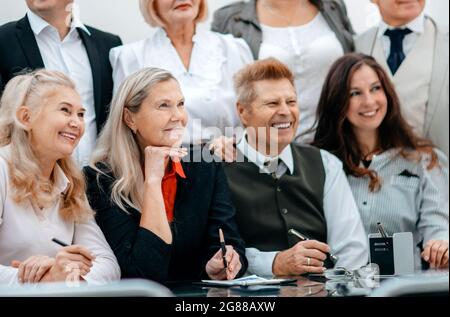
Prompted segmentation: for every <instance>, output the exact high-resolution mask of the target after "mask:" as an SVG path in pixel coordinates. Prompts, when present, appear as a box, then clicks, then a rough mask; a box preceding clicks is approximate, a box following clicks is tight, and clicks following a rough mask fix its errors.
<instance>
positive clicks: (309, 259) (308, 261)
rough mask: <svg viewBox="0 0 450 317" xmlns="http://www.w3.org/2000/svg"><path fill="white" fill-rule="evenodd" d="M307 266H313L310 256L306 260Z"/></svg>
mask: <svg viewBox="0 0 450 317" xmlns="http://www.w3.org/2000/svg"><path fill="white" fill-rule="evenodd" d="M306 261H307V262H306V264H307V265H308V266H311V258H310V257H309V256H308V257H307V258H306Z"/></svg>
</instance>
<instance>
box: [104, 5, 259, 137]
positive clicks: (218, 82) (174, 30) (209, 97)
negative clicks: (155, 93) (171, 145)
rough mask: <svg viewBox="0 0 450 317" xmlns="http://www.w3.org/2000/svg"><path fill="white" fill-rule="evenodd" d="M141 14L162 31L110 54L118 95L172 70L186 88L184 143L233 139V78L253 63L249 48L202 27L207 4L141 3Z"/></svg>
mask: <svg viewBox="0 0 450 317" xmlns="http://www.w3.org/2000/svg"><path fill="white" fill-rule="evenodd" d="M140 8H141V13H142V15H143V16H144V18H145V20H146V21H147V23H149V24H150V25H151V26H154V27H157V29H156V32H155V33H154V34H153V35H152V36H151V37H149V38H148V39H146V40H143V41H140V42H136V43H132V44H128V45H125V46H121V47H117V48H114V49H113V50H111V53H110V60H111V64H112V66H113V77H114V90H115V91H117V89H118V86H119V85H120V84H121V83H122V82H123V81H124V79H125V78H126V77H127V76H128V75H130V74H132V73H134V72H136V71H138V70H140V69H142V68H144V67H158V68H162V69H165V70H168V71H170V72H171V73H172V74H173V75H174V76H175V77H176V78H177V80H178V82H179V83H180V85H181V90H182V91H183V93H184V95H185V98H186V104H185V106H186V109H187V111H188V114H189V116H190V120H189V124H188V126H187V129H186V134H185V136H184V138H183V142H184V143H197V142H199V141H200V140H206V139H207V140H209V139H211V138H213V137H217V136H219V135H225V134H227V135H229V136H230V135H231V133H230V132H229V133H226V132H227V131H226V130H225V128H227V127H230V128H234V127H237V126H238V125H239V124H240V123H239V120H238V117H237V113H236V109H235V93H234V89H233V80H232V77H233V75H234V74H235V73H236V72H237V71H238V70H239V69H240V68H241V67H242V66H244V65H245V64H246V63H248V62H251V61H252V60H253V58H252V55H251V51H250V49H249V47H248V46H247V44H246V43H245V42H244V41H243V40H241V39H236V38H233V37H232V36H231V35H222V34H218V33H215V32H211V31H208V30H205V29H202V28H201V26H198V22H201V21H202V20H204V19H205V18H206V15H207V2H206V0H186V1H173V0H140ZM200 120H201V121H200Z"/></svg>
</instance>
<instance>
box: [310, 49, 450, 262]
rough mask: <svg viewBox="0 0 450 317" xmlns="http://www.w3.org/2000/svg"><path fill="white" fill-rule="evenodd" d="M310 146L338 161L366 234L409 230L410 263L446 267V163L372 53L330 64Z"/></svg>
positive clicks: (349, 55)
mask: <svg viewBox="0 0 450 317" xmlns="http://www.w3.org/2000/svg"><path fill="white" fill-rule="evenodd" d="M316 127H317V129H316V135H315V140H314V142H313V143H314V145H315V146H318V147H320V148H322V149H325V150H327V151H330V152H331V153H333V154H335V155H336V156H338V157H339V158H340V159H341V160H342V162H343V164H344V167H345V170H346V172H347V174H348V179H349V183H350V186H351V188H352V192H353V194H354V196H355V200H356V202H357V204H358V207H359V210H360V213H361V218H362V220H363V223H364V226H365V228H366V231H367V233H373V232H376V224H377V222H381V223H382V224H383V225H384V227H385V229H386V231H387V232H388V233H390V234H392V233H395V232H412V233H413V236H414V243H415V245H416V246H417V247H416V248H415V253H416V259H415V260H416V267H420V260H421V259H422V260H423V261H425V262H427V263H428V264H429V265H430V267H432V268H443V267H447V268H448V252H449V251H448V236H449V232H448V227H449V222H448V206H449V205H448V189H449V187H448V161H447V158H446V157H445V155H444V154H443V153H442V152H440V151H439V150H438V149H436V148H435V147H434V146H433V144H431V142H429V141H428V140H424V139H420V138H418V137H417V136H416V135H414V133H413V132H412V129H411V127H410V126H409V125H408V124H407V123H406V122H405V120H404V119H403V117H402V115H401V112H400V104H399V99H398V97H397V94H396V92H395V89H394V87H393V85H392V83H391V82H390V81H389V79H388V76H387V74H386V73H385V72H384V70H383V69H382V68H381V67H380V65H379V64H378V63H377V62H376V61H375V60H374V59H373V58H372V57H369V56H366V55H362V54H348V55H346V56H344V57H342V58H340V59H339V60H338V61H336V62H335V64H334V65H333V66H332V68H331V70H330V73H329V74H328V77H327V79H326V82H325V85H324V88H323V91H322V95H321V98H320V102H319V105H318V110H317V125H316Z"/></svg>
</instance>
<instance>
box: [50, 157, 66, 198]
mask: <svg viewBox="0 0 450 317" xmlns="http://www.w3.org/2000/svg"><path fill="white" fill-rule="evenodd" d="M53 177H54V180H55V185H54V188H55V190H56V191H57V192H58V193H61V194H65V193H66V191H67V189H68V188H69V185H70V181H69V179H68V178H67V176H66V174H64V171H63V170H62V168H61V167H60V166H59V164H58V163H56V165H55V168H54V170H53Z"/></svg>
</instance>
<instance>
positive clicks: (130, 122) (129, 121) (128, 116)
mask: <svg viewBox="0 0 450 317" xmlns="http://www.w3.org/2000/svg"><path fill="white" fill-rule="evenodd" d="M123 121H124V122H125V124H126V125H127V127H129V128H130V129H131V131H133V133H134V134H136V130H137V129H136V124H135V122H134V119H133V114H132V113H131V112H130V110H128V109H127V108H125V109H124V111H123Z"/></svg>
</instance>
